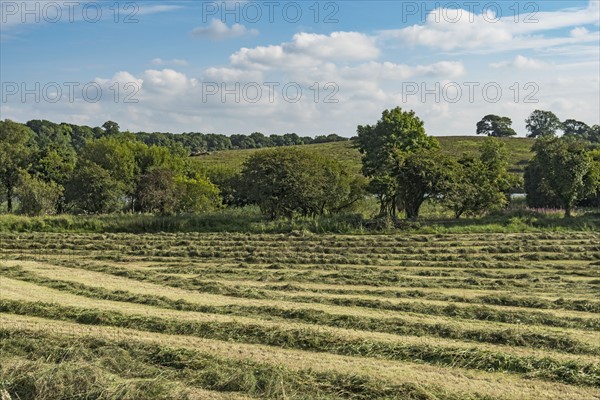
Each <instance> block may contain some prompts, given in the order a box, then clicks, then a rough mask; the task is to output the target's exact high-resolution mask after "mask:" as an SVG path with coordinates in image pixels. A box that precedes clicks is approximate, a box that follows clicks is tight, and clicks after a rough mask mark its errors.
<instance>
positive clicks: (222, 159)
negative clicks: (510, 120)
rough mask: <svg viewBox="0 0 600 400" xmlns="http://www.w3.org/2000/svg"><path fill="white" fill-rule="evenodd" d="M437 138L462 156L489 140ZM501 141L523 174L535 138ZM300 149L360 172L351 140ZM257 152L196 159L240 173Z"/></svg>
mask: <svg viewBox="0 0 600 400" xmlns="http://www.w3.org/2000/svg"><path fill="white" fill-rule="evenodd" d="M437 139H438V140H439V141H440V143H441V146H442V150H443V151H444V152H445V153H446V154H449V155H452V156H461V155H462V154H463V153H464V154H472V155H476V154H477V153H478V148H479V146H480V144H481V143H482V142H483V141H484V140H485V139H486V138H485V137H479V136H440V137H437ZM501 140H502V141H503V142H504V143H506V147H507V149H508V154H509V168H510V170H511V171H512V172H518V173H522V172H523V169H524V167H525V165H526V163H527V162H528V161H529V160H530V159H531V157H533V154H532V153H531V146H532V145H533V139H528V138H502V139H501ZM300 147H302V148H305V149H306V150H308V151H311V152H315V153H317V154H320V155H322V156H325V157H328V158H332V159H334V160H336V161H339V162H340V163H342V164H343V165H344V166H346V167H347V168H348V169H349V170H350V171H352V172H354V173H359V172H360V168H361V161H360V153H359V152H358V150H357V149H356V148H354V145H353V142H351V141H347V142H333V143H321V144H310V145H303V146H300ZM256 151H260V150H256V149H248V150H226V151H218V152H214V153H212V154H210V155H206V156H200V157H195V160H197V161H198V162H200V163H202V164H204V165H206V166H207V168H209V169H225V170H228V169H232V170H240V169H241V167H242V164H243V163H244V160H245V159H246V158H248V157H249V156H250V155H251V154H253V153H254V152H256Z"/></svg>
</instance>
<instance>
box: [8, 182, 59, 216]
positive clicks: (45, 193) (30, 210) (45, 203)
mask: <svg viewBox="0 0 600 400" xmlns="http://www.w3.org/2000/svg"><path fill="white" fill-rule="evenodd" d="M62 193H63V188H62V187H61V186H59V185H57V184H56V183H55V182H50V183H47V182H44V181H42V180H41V179H39V178H37V177H34V176H31V175H29V174H28V173H23V174H21V177H20V181H19V185H18V186H17V189H16V195H17V198H18V199H19V201H20V202H21V209H20V211H21V213H22V214H26V215H29V216H38V215H44V214H45V215H50V214H54V213H55V212H56V205H57V203H58V201H59V199H60V197H61V195H62Z"/></svg>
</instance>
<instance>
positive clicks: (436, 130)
mask: <svg viewBox="0 0 600 400" xmlns="http://www.w3.org/2000/svg"><path fill="white" fill-rule="evenodd" d="M0 3H1V4H0V13H1V15H0V21H1V24H2V25H1V28H2V30H1V34H0V40H1V43H0V44H1V49H0V52H1V54H0V55H1V61H0V67H1V81H2V99H1V101H2V104H1V106H2V112H1V114H2V116H1V117H2V118H10V119H14V120H18V121H23V122H24V121H26V120H29V119H38V118H44V119H49V120H52V121H55V122H72V123H80V124H88V125H91V126H96V125H101V124H102V123H103V122H104V121H106V120H109V119H110V120H114V121H117V122H118V123H119V124H120V125H121V127H122V128H123V129H129V130H132V131H139V130H144V131H171V132H184V131H187V132H189V131H200V132H218V133H226V134H232V133H251V132H254V131H261V132H264V133H267V134H271V133H286V132H296V133H299V134H302V135H319V134H329V133H334V132H335V133H338V134H341V135H344V136H352V135H354V134H355V131H356V126H357V125H359V124H368V123H374V122H375V121H376V120H377V119H378V118H379V116H380V114H381V111H382V110H383V109H385V108H390V107H395V106H401V107H403V108H407V109H414V110H415V111H416V112H417V114H418V115H419V116H421V118H422V119H423V120H424V121H425V123H426V129H427V131H428V133H430V134H433V135H472V134H474V132H475V124H476V122H477V121H478V120H479V119H481V117H483V116H484V115H486V114H490V113H493V114H499V115H504V116H508V117H510V118H512V119H513V126H514V128H515V129H516V130H517V132H519V134H520V135H522V136H523V135H524V134H525V129H524V122H523V120H524V119H525V118H526V117H527V115H528V114H529V113H531V112H532V111H533V110H534V109H538V108H539V109H546V110H551V111H554V112H555V113H556V114H557V115H558V116H559V118H561V119H563V120H564V119H568V118H575V119H579V120H583V121H585V122H587V123H589V124H597V123H599V117H598V114H599V113H598V110H599V109H600V104H599V97H600V77H599V74H600V72H599V71H600V50H599V49H600V33H599V26H598V21H599V18H600V17H599V10H600V5H599V1H598V0H592V1H579V0H570V1H539V2H531V1H498V2H487V1H482V2H476V1H464V2H461V1H448V2H445V1H437V2H423V1H415V2H412V1H402V2H401V1H337V2H329V1H323V2H314V1H304V2H300V1H299V2H288V1H272V2H252V1H217V2H204V1H194V2H189V1H169V2H167V1H120V2H115V1H108V2H94V1H79V2H76V3H66V2H65V1H49V0H44V1H29V2H27V5H26V7H27V10H25V9H24V6H23V5H24V3H23V2H22V1H17V2H13V1H5V0H2V1H1V2H0ZM115 5H118V9H119V12H118V13H116V7H115ZM59 9H60V14H61V15H60V16H59V15H58V14H57V13H58V12H59V11H58V10H59ZM98 10H101V11H102V17H101V18H97V21H96V22H93V21H94V20H95V19H96V15H97V14H96V12H97V11H98ZM227 10H229V12H226V11H227ZM317 10H318V13H317ZM257 11H259V12H260V13H261V16H260V17H259V16H258V14H257ZM298 11H300V12H301V14H302V15H301V16H299V15H298V14H297V13H298ZM270 12H272V14H271V15H269V14H270ZM128 17H129V19H128ZM271 17H272V20H271ZM36 19H37V21H36ZM54 20H56V21H54ZM36 85H37V86H36ZM69 85H71V86H69ZM73 85H75V86H73ZM83 87H86V88H88V89H87V90H90V91H91V92H93V93H92V95H91V97H92V98H91V99H90V92H87V95H88V97H87V98H86V93H84V91H83V89H82V88H83ZM284 87H285V88H286V90H287V92H285V93H284V90H283V88H284ZM117 88H118V91H117ZM24 89H27V90H29V91H30V92H29V94H27V95H25V94H24V93H23V90H24ZM71 89H72V95H73V97H72V98H70V97H71V96H69V90H71ZM98 89H99V90H100V92H98ZM224 90H228V92H227V93H229V94H226V95H224V93H225V92H224ZM299 91H301V94H300V92H299ZM35 92H37V94H38V97H39V99H36V95H35ZM94 93H98V94H99V96H96V97H94ZM317 94H318V96H316V95H317ZM286 95H287V97H286ZM236 97H237V98H236ZM37 100H39V101H37ZM132 101H134V102H132Z"/></svg>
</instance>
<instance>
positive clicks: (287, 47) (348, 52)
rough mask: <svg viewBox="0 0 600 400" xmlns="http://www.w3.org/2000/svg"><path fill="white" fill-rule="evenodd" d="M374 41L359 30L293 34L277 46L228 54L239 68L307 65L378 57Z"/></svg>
mask: <svg viewBox="0 0 600 400" xmlns="http://www.w3.org/2000/svg"><path fill="white" fill-rule="evenodd" d="M379 54H380V51H379V48H378V47H377V46H376V44H375V40H374V39H373V38H372V37H369V36H367V35H365V34H363V33H359V32H333V33H331V34H329V35H320V34H314V33H304V32H302V33H297V34H295V35H294V36H293V37H292V40H291V41H290V42H284V43H282V44H279V45H271V46H258V47H254V48H245V47H244V48H242V49H240V50H239V51H238V52H236V53H234V54H232V55H231V57H230V61H231V64H232V65H235V66H238V67H241V68H257V69H269V68H273V67H277V68H307V67H314V66H318V65H320V64H322V63H324V62H328V61H335V62H344V61H360V60H372V59H375V58H377V57H378V56H379Z"/></svg>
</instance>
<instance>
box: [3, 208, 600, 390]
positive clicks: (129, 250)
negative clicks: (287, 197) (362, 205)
mask: <svg viewBox="0 0 600 400" xmlns="http://www.w3.org/2000/svg"><path fill="white" fill-rule="evenodd" d="M519 218H520V217H519ZM75 221H77V220H75ZM560 221H562V219H560ZM181 222H182V223H183V219H182V220H181ZM588 222H589V221H588ZM115 223H117V222H115ZM127 223H131V221H129V222H127ZM236 223H240V222H236ZM117 226H118V225H117ZM154 228H156V227H154ZM428 229H429V228H428ZM446 229H450V227H447V228H446ZM511 229H512V228H511ZM599 243H600V234H599V233H598V231H596V230H593V229H579V230H576V229H573V228H571V227H570V225H564V226H562V227H561V228H560V229H548V228H546V227H543V226H542V227H539V226H538V227H535V226H534V225H531V226H529V228H527V230H522V229H521V231H499V232H496V233H491V232H488V231H481V232H478V233H468V232H462V233H441V232H425V229H424V228H423V227H420V228H418V227H412V228H410V229H406V230H404V231H396V233H393V234H367V233H364V232H363V233H362V234H360V235H348V234H343V235H340V234H317V233H313V232H311V231H309V230H308V229H305V230H293V231H291V232H282V233H265V232H261V233H249V232H228V233H227V232H212V233H200V232H176V233H170V232H155V233H138V232H135V231H134V232H93V233H86V232H65V233H54V232H35V231H32V232H0V325H2V326H1V327H0V339H1V340H0V392H1V391H2V390H4V391H5V392H6V393H8V394H10V395H11V396H12V398H13V399H17V398H21V399H25V398H26V399H43V400H45V399H51V398H75V399H84V398H101V399H117V398H119V399H120V398H129V399H134V398H159V399H160V398H164V399H169V398H182V399H186V398H189V399H194V398H203V399H204V398H212V397H214V396H217V397H214V398H215V399H222V400H225V399H228V400H229V399H239V398H240V397H232V398H230V397H223V396H228V395H229V394H231V395H234V396H251V398H252V399H254V398H256V399H259V398H260V399H262V398H265V399H282V400H283V399H286V400H288V399H302V400H304V399H306V400H308V399H327V400H333V399H356V400H358V399H361V400H362V399H405V398H406V399H432V400H433V399H463V398H464V399H484V398H485V399H518V398H536V399H537V398H539V399H555V398H565V399H588V398H589V399H593V398H594V396H597V393H598V389H599V388H600V362H599V357H598V356H599V355H600V334H599V332H600V302H599V301H598V290H599V288H600V270H599V269H598V267H599V266H600V244H599ZM199 390H204V391H206V390H208V391H210V393H208V394H207V393H204V392H202V393H200V394H196V395H195V396H196V397H194V391H199ZM209 396H210V397H209Z"/></svg>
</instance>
